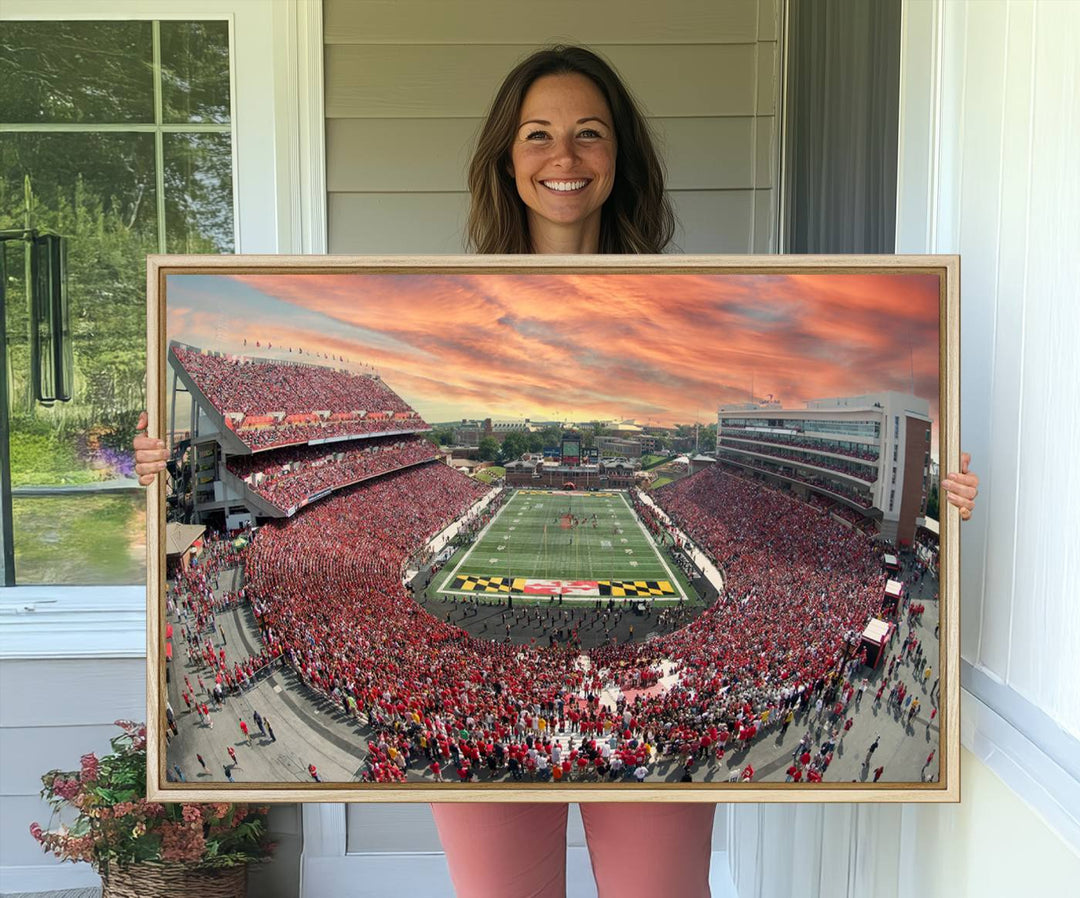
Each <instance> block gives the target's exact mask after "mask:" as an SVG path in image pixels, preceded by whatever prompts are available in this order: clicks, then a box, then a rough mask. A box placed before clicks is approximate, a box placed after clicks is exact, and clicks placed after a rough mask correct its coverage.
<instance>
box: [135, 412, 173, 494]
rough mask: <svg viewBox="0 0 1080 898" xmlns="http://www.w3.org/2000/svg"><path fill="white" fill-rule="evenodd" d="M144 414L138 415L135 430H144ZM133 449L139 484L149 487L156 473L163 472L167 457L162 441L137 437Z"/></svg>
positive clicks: (145, 420)
mask: <svg viewBox="0 0 1080 898" xmlns="http://www.w3.org/2000/svg"><path fill="white" fill-rule="evenodd" d="M146 422H147V419H146V412H142V413H141V414H140V415H139V423H138V424H136V425H135V429H136V430H143V431H145V430H146ZM132 445H133V446H134V447H135V473H136V474H138V475H139V483H141V484H142V485H143V486H149V485H150V484H151V483H153V482H154V478H155V477H157V475H158V472H160V471H164V470H165V459H167V458H168V457H169V453H168V450H166V448H165V443H164V441H163V440H155V439H153V438H152V437H148V436H137V437H135V439H134V440H133V441H132Z"/></svg>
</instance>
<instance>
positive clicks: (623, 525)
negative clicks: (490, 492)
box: [436, 490, 696, 602]
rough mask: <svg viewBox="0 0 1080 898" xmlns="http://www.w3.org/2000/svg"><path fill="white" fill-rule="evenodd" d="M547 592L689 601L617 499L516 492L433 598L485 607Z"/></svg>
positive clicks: (678, 577) (622, 499)
mask: <svg viewBox="0 0 1080 898" xmlns="http://www.w3.org/2000/svg"><path fill="white" fill-rule="evenodd" d="M594 515H595V526H594V518H593V516H594ZM571 518H573V519H576V521H577V523H573V522H572V521H571ZM553 581H557V582H553ZM548 589H554V590H557V591H562V590H565V591H564V592H563V598H564V601H583V602H586V601H588V602H591V601H595V600H596V598H597V597H601V598H605V599H606V598H607V597H608V596H611V597H615V598H621V599H631V598H645V599H649V600H655V601H659V602H665V601H677V600H679V599H680V598H683V597H685V598H687V599H690V600H696V596H695V595H694V593H693V592H692V591H691V590H690V589H689V587H688V586H687V584H686V580H685V578H684V577H683V576H682V572H681V571H679V570H678V568H677V567H676V566H675V565H672V564H670V562H668V561H666V560H665V559H664V558H662V557H661V555H660V553H659V551H658V549H657V546H656V545H655V543H654V542H653V540H652V538H651V537H650V536H649V535H648V534H647V532H646V531H645V530H644V528H643V527H642V526H641V524H640V523H639V521H638V519H637V515H635V514H634V512H633V509H632V508H631V507H630V504H629V502H628V500H627V498H626V496H625V495H624V494H623V493H620V492H598V493H557V492H542V491H535V490H518V491H516V492H515V493H514V494H513V495H512V496H511V497H510V499H509V500H508V501H507V502H506V504H505V505H504V506H503V508H502V510H501V511H500V512H499V514H498V515H497V516H496V518H495V519H494V520H493V521H492V522H491V523H490V524H489V525H488V527H487V529H486V530H484V532H483V533H482V534H481V535H480V538H479V539H478V540H477V541H476V542H475V543H473V544H472V545H471V546H469V547H468V548H467V549H466V550H465V551H464V552H461V553H459V554H458V555H456V556H455V557H454V558H452V559H451V560H450V563H449V564H448V565H447V566H446V568H444V569H443V571H442V573H441V575H440V577H439V578H438V579H437V581H436V591H437V592H438V593H441V594H454V595H475V596H477V597H479V598H482V599H486V600H499V599H500V597H501V598H502V599H505V597H506V594H507V593H511V592H512V593H513V594H514V595H515V598H517V597H518V596H520V597H521V598H522V599H525V600H529V599H536V600H538V601H548V594H549V593H547V592H544V590H548Z"/></svg>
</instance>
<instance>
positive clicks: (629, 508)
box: [619, 493, 690, 602]
mask: <svg viewBox="0 0 1080 898" xmlns="http://www.w3.org/2000/svg"><path fill="white" fill-rule="evenodd" d="M619 496H620V497H621V498H622V500H623V504H624V505H625V506H626V510H627V511H629V512H630V517H632V518H633V519H634V520H635V521H636V522H637V525H638V527H639V528H641V532H642V534H644V536H645V540H646V542H647V543H648V544H649V546H650V547H651V548H652V550H653V553H654V554H655V555H656V557H657V558H658V559H659V561H660V564H661V565H662V566H663V568H664V570H665V571H667V575H668V579H669V580H670V581H671V586H672V588H674V589H677V590H678V591H679V595H680V596H681V597H682V598H684V599H686V601H688V602H689V601H690V597H689V596H688V595H685V594H684V593H683V590H682V586H680V585H679V581H678V579H677V578H676V577H675V575H674V574H673V573H672V572H671V568H670V567H668V563H667V559H666V558H665V557H664V556H663V555H661V554H660V549H659V548H658V547H657V545H656V541H655V540H654V539H653V538H652V537H651V536H650V535H649V531H648V530H646V529H645V525H644V524H643V523H642V522H641V518H639V517H638V516H637V513H636V512H635V511H634V509H633V507H632V506H631V505H630V503H629V501H627V498H626V493H619Z"/></svg>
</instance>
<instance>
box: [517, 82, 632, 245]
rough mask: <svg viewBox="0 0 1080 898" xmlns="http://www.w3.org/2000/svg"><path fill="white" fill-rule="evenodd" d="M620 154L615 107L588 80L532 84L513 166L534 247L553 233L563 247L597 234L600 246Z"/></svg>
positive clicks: (523, 109) (521, 115) (520, 121)
mask: <svg viewBox="0 0 1080 898" xmlns="http://www.w3.org/2000/svg"><path fill="white" fill-rule="evenodd" d="M615 151H616V144H615V128H614V122H613V121H612V118H611V110H610V109H608V104H607V101H605V100H604V95H603V94H602V93H601V92H600V90H599V89H598V88H597V86H596V85H595V84H594V83H593V82H592V81H591V80H590V79H588V78H586V77H585V76H584V75H576V74H564V75H545V76H544V77H543V78H538V79H537V80H536V81H534V82H533V84H532V86H531V87H530V88H529V90H528V92H527V93H526V94H525V99H524V101H523V102H522V104H521V111H520V113H519V115H518V129H517V133H516V134H515V135H514V142H513V145H512V147H511V150H510V162H511V169H512V171H511V174H512V175H513V176H514V181H515V183H516V185H517V191H518V195H519V196H520V197H521V200H522V202H523V203H525V206H526V207H527V209H528V219H529V235H530V237H531V239H532V241H533V243H534V245H536V244H538V243H540V242H543V241H544V239H545V237H547V236H553V235H559V237H560V238H561V239H562V241H563V242H565V239H566V238H570V239H573V238H574V236H575V235H577V237H578V238H579V239H580V237H581V236H582V235H585V236H586V237H589V236H590V235H591V236H593V237H594V238H595V242H597V243H598V241H599V234H600V210H601V207H602V206H603V205H604V202H605V201H606V200H607V198H608V197H609V196H610V195H611V188H612V185H613V184H614V181H615ZM578 251H582V250H580V249H579V250H578ZM587 251H592V252H595V251H596V248H595V246H594V247H591V248H590V249H588V250H587Z"/></svg>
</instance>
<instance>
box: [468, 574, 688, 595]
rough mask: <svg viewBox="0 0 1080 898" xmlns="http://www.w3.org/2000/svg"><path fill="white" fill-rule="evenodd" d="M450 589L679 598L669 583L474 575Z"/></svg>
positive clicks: (537, 593)
mask: <svg viewBox="0 0 1080 898" xmlns="http://www.w3.org/2000/svg"><path fill="white" fill-rule="evenodd" d="M449 589H450V590H451V591H453V592H458V591H460V592H472V593H488V594H491V593H503V594H507V593H513V594H515V595H527V596H569V597H574V598H609V597H610V598H615V599H648V598H664V597H668V596H671V597H675V596H677V595H678V593H677V592H676V591H675V587H673V586H672V585H671V581H669V580H533V579H528V578H525V577H478V576H475V575H473V574H458V575H457V576H455V577H454V580H453V582H452V583H451V584H450V586H449Z"/></svg>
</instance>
